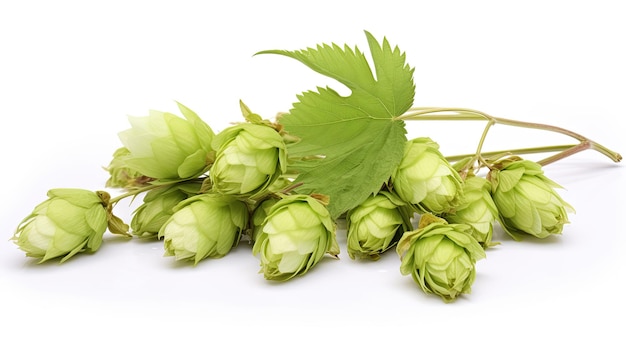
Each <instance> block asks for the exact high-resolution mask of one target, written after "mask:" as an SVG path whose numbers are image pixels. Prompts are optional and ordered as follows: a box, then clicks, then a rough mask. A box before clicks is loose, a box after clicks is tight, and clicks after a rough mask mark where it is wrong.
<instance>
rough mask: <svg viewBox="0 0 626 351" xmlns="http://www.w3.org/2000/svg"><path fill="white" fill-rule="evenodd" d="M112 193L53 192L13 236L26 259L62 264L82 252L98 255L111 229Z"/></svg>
mask: <svg viewBox="0 0 626 351" xmlns="http://www.w3.org/2000/svg"><path fill="white" fill-rule="evenodd" d="M100 195H102V196H106V197H107V199H108V194H106V193H104V192H100V193H96V192H93V191H89V190H83V189H52V190H50V191H48V199H47V200H45V201H44V202H42V203H41V204H39V205H37V206H36V207H35V209H34V210H33V212H32V213H31V214H30V215H29V216H28V217H26V218H24V220H23V221H22V222H21V223H20V224H19V226H18V228H17V230H16V232H15V234H14V236H13V237H12V240H13V242H15V243H16V244H17V245H18V246H19V248H20V249H21V250H23V251H24V252H26V256H29V257H36V258H40V259H41V261H39V262H40V263H41V262H44V261H47V260H49V259H52V258H55V257H61V256H63V258H62V259H61V262H64V261H65V260H67V259H69V258H70V257H72V256H74V255H75V254H77V253H78V252H83V251H84V252H95V251H96V250H98V248H100V245H101V244H102V235H103V234H104V232H105V230H106V229H107V218H108V217H107V216H108V215H107V210H106V204H105V203H104V201H103V199H102V198H101V197H100Z"/></svg>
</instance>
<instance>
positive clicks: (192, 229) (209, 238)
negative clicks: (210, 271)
mask: <svg viewBox="0 0 626 351" xmlns="http://www.w3.org/2000/svg"><path fill="white" fill-rule="evenodd" d="M247 222H248V208H247V206H246V205H245V203H243V202H241V201H239V200H237V199H235V198H233V197H231V196H225V195H219V194H202V195H196V196H193V197H190V198H189V199H187V200H184V201H183V202H181V203H179V204H178V205H177V206H176V207H175V208H174V213H173V214H172V216H171V217H170V218H169V219H168V220H167V222H165V224H163V227H162V228H161V230H160V231H159V234H158V237H159V239H161V238H163V239H164V247H165V255H166V256H175V258H176V260H189V261H193V262H194V265H195V264H198V262H200V261H201V260H203V259H205V258H220V257H223V256H225V255H226V254H227V253H229V252H230V251H231V249H232V248H233V247H235V246H237V244H238V243H239V239H240V238H241V234H242V231H243V230H244V229H245V228H246V225H247Z"/></svg>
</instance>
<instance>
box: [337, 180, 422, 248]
mask: <svg viewBox="0 0 626 351" xmlns="http://www.w3.org/2000/svg"><path fill="white" fill-rule="evenodd" d="M412 214H413V212H412V210H411V209H410V208H409V207H408V206H407V204H406V203H405V202H403V201H402V200H400V199H399V198H398V197H397V196H395V195H394V194H391V193H389V192H385V191H383V192H380V193H378V194H377V195H372V196H370V197H369V198H368V199H367V200H365V201H364V202H363V203H361V204H360V205H359V206H357V207H355V208H354V209H352V210H350V211H348V213H347V215H346V223H347V227H348V232H347V236H348V239H347V249H348V255H349V256H350V258H352V259H355V258H365V259H372V260H378V259H379V258H380V254H382V253H383V252H385V251H387V250H388V249H389V248H391V247H393V245H395V244H396V243H397V242H398V240H399V239H400V237H401V236H402V234H403V233H404V232H406V231H409V230H412V229H413V227H412V225H411V216H412Z"/></svg>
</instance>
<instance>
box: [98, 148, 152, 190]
mask: <svg viewBox="0 0 626 351" xmlns="http://www.w3.org/2000/svg"><path fill="white" fill-rule="evenodd" d="M129 157H130V151H128V149H127V148H125V147H120V148H118V149H117V150H115V152H114V153H113V159H112V160H111V162H110V163H109V166H108V167H106V168H105V170H106V171H107V172H109V175H110V177H109V179H108V180H107V182H106V186H107V187H108V188H123V189H133V188H140V187H142V186H144V185H146V184H147V183H149V182H150V181H152V180H153V179H152V178H150V177H146V176H144V175H143V174H141V173H139V172H137V171H136V170H134V169H132V168H130V167H128V166H127V165H126V162H125V160H126V159H127V158H129Z"/></svg>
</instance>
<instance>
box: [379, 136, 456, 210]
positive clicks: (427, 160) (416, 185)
mask: <svg viewBox="0 0 626 351" xmlns="http://www.w3.org/2000/svg"><path fill="white" fill-rule="evenodd" d="M391 181H392V183H393V189H394V191H395V192H396V193H397V194H398V196H400V198H401V199H403V200H404V201H406V202H408V203H411V204H414V205H416V206H417V208H418V209H419V210H420V211H422V212H431V213H436V214H440V213H444V212H449V211H450V210H452V209H453V208H454V207H455V206H456V205H457V203H458V201H459V197H460V195H461V194H462V182H463V181H462V179H461V177H460V176H459V174H458V173H457V171H456V170H455V169H454V168H453V167H452V165H451V164H450V163H449V162H448V161H447V160H446V159H445V157H444V156H443V155H442V154H441V152H440V151H439V145H438V144H437V143H436V142H434V141H432V140H431V139H430V138H416V139H412V140H409V141H408V142H407V143H406V146H405V148H404V156H403V158H402V160H401V161H400V165H399V166H398V167H397V169H396V170H395V171H394V172H393V174H392V175H391Z"/></svg>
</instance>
